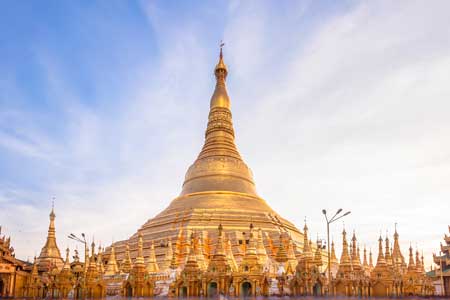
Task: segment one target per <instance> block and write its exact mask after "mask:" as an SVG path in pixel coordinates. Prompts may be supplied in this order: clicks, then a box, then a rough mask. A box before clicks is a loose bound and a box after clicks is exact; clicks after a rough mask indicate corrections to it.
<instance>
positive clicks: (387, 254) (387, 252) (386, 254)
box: [384, 236, 392, 267]
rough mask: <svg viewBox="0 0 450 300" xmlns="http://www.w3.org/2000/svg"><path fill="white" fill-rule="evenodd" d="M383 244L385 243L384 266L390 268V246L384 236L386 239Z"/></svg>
mask: <svg viewBox="0 0 450 300" xmlns="http://www.w3.org/2000/svg"><path fill="white" fill-rule="evenodd" d="M385 242H386V247H385V249H386V250H385V255H384V257H385V258H384V259H385V261H386V265H388V266H389V267H392V256H391V252H390V248H389V246H390V244H389V238H388V237H387V236H386V239H385Z"/></svg>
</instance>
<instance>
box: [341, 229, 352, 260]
mask: <svg viewBox="0 0 450 300" xmlns="http://www.w3.org/2000/svg"><path fill="white" fill-rule="evenodd" d="M340 264H341V265H351V261H350V255H349V254H348V243H347V232H346V231H345V229H344V230H343V231H342V255H341V261H340Z"/></svg>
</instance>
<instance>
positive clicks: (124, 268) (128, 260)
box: [120, 243, 133, 273]
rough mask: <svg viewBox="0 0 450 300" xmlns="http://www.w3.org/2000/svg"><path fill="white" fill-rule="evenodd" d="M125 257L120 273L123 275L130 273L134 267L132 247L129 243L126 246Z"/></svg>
mask: <svg viewBox="0 0 450 300" xmlns="http://www.w3.org/2000/svg"><path fill="white" fill-rule="evenodd" d="M125 249H126V250H125V257H124V259H123V260H122V263H121V264H120V269H121V270H120V271H121V272H122V273H130V271H131V268H132V267H133V266H132V263H131V256H130V245H129V244H128V243H127V244H126V245H125Z"/></svg>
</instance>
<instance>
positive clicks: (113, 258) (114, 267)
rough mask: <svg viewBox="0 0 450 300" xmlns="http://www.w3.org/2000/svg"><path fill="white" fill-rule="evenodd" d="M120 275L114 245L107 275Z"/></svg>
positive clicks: (107, 266) (107, 267)
mask: <svg viewBox="0 0 450 300" xmlns="http://www.w3.org/2000/svg"><path fill="white" fill-rule="evenodd" d="M117 273H119V268H118V267H117V261H116V251H115V249H114V244H113V245H112V246H111V254H110V255H109V259H108V263H107V264H106V270H105V275H109V276H111V275H116V274H117Z"/></svg>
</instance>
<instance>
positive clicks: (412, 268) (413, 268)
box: [408, 245, 416, 272]
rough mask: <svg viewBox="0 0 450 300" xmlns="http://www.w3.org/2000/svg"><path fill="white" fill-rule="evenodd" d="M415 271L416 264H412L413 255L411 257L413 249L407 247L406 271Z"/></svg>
mask: <svg viewBox="0 0 450 300" xmlns="http://www.w3.org/2000/svg"><path fill="white" fill-rule="evenodd" d="M415 270H416V264H415V263H414V255H413V248H412V246H411V245H410V246H409V263H408V271H409V272H411V271H415Z"/></svg>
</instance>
